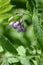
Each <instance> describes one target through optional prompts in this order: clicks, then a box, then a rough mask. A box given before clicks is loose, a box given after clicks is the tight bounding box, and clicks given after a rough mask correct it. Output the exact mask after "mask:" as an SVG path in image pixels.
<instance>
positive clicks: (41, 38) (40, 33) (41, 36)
mask: <svg viewBox="0 0 43 65" xmlns="http://www.w3.org/2000/svg"><path fill="white" fill-rule="evenodd" d="M35 12H36V11H34V13H33V17H32V21H33V27H34V32H35V35H36V38H37V40H38V42H39V43H40V44H39V45H40V46H41V49H42V50H43V30H42V28H41V24H40V20H39V18H38V16H37V13H35Z"/></svg>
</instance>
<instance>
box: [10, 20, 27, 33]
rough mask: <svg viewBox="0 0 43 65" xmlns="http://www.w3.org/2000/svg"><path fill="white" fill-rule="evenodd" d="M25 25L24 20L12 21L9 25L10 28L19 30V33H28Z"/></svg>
mask: <svg viewBox="0 0 43 65" xmlns="http://www.w3.org/2000/svg"><path fill="white" fill-rule="evenodd" d="M22 23H23V19H20V20H19V21H16V22H15V21H12V22H10V23H9V25H10V26H12V27H13V28H15V29H17V31H18V32H21V31H23V32H26V28H25V27H24V25H23V24H22Z"/></svg>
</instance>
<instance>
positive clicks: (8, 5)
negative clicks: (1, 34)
mask: <svg viewBox="0 0 43 65" xmlns="http://www.w3.org/2000/svg"><path fill="white" fill-rule="evenodd" d="M12 7H13V5H11V4H7V5H6V6H5V7H2V8H0V14H2V13H6V12H8V11H9V10H11V9H12Z"/></svg>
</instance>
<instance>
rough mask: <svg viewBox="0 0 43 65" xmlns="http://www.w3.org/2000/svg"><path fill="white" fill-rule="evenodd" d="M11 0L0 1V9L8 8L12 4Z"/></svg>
mask: <svg viewBox="0 0 43 65" xmlns="http://www.w3.org/2000/svg"><path fill="white" fill-rule="evenodd" d="M10 1H11V0H3V1H2V0H1V1H0V8H1V7H4V6H6V5H7V4H8V3H10Z"/></svg>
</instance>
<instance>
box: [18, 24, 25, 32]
mask: <svg viewBox="0 0 43 65" xmlns="http://www.w3.org/2000/svg"><path fill="white" fill-rule="evenodd" d="M21 31H23V32H26V28H24V26H22V25H21V26H18V28H17V32H21Z"/></svg>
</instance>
